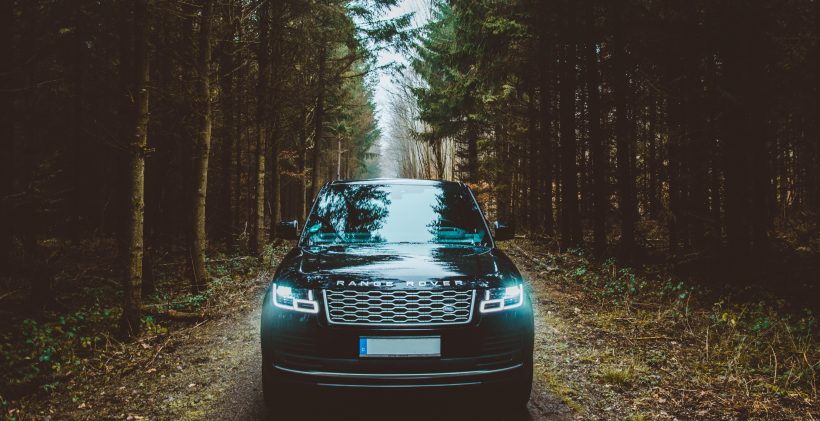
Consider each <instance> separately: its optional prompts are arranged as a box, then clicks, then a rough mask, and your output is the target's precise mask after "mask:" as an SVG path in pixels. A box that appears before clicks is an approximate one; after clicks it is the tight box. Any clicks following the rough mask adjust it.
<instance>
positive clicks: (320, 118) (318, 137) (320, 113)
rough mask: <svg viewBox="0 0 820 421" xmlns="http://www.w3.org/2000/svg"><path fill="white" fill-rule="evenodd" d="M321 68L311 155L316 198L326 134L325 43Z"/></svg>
mask: <svg viewBox="0 0 820 421" xmlns="http://www.w3.org/2000/svg"><path fill="white" fill-rule="evenodd" d="M317 60H318V61H319V68H318V72H317V74H316V77H317V83H316V109H315V110H314V112H313V124H314V129H313V151H312V157H311V161H312V162H311V172H310V197H311V199H313V198H315V197H316V195H317V194H319V158H320V156H321V152H322V150H321V146H322V136H324V125H325V122H324V118H325V77H326V76H327V75H326V74H325V66H326V64H327V63H325V60H326V51H325V46H324V44H323V45H322V46H321V47H319V54H318V57H317Z"/></svg>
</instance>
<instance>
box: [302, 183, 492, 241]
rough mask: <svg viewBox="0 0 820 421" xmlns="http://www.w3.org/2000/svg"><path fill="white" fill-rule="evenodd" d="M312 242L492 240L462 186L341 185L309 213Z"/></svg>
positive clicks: (327, 191)
mask: <svg viewBox="0 0 820 421" xmlns="http://www.w3.org/2000/svg"><path fill="white" fill-rule="evenodd" d="M305 241H306V243H307V245H323V244H341V243H365V244H367V243H373V244H375V243H449V244H472V245H477V244H482V243H484V242H486V241H488V236H487V233H486V229H485V226H484V221H483V219H482V217H481V213H480V211H479V209H478V207H477V206H476V204H475V201H474V200H473V199H472V197H471V196H470V194H469V192H468V191H467V190H466V189H465V188H464V187H462V186H459V185H455V184H454V185H442V186H428V185H375V184H339V185H331V186H328V187H327V188H325V189H324V190H323V191H322V193H321V194H320V195H319V198H318V202H317V203H316V207H315V208H314V211H313V212H312V213H311V215H310V217H308V223H307V225H306V234H305Z"/></svg>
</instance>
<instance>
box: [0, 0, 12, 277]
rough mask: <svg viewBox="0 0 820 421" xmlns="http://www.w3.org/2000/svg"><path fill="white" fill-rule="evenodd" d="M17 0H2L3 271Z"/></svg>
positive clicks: (1, 269) (4, 264)
mask: <svg viewBox="0 0 820 421" xmlns="http://www.w3.org/2000/svg"><path fill="white" fill-rule="evenodd" d="M13 26H14V1H12V0H0V57H5V59H3V60H2V61H0V151H3V153H2V154H0V155H2V156H1V157H0V274H4V273H6V274H8V273H11V256H12V250H13V248H14V230H13V223H12V221H13V217H12V205H11V197H10V196H11V194H12V192H13V191H14V152H15V151H14V122H15V113H14V94H13V93H12V88H13V85H14V80H13V74H14V60H13V58H14V38H13V32H12V28H13Z"/></svg>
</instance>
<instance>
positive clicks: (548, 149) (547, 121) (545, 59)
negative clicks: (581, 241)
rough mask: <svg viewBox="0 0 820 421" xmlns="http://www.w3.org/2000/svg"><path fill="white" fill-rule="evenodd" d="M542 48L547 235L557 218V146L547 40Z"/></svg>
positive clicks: (541, 111)
mask: <svg viewBox="0 0 820 421" xmlns="http://www.w3.org/2000/svg"><path fill="white" fill-rule="evenodd" d="M541 43H542V45H541V49H542V50H544V52H543V56H542V61H541V70H540V79H541V80H540V85H541V86H540V89H539V92H538V94H539V101H538V102H539V107H540V108H539V110H538V116H539V134H540V138H541V165H542V169H541V175H542V177H543V178H544V181H543V190H544V191H543V194H544V198H543V199H542V200H543V202H544V216H543V219H542V221H543V223H544V232H545V233H546V234H547V235H552V234H553V233H554V232H555V218H554V217H553V209H552V208H553V207H552V198H553V191H552V180H553V177H552V172H553V162H554V159H553V154H554V151H555V148H553V145H552V136H551V132H550V126H551V125H552V112H551V109H550V106H551V103H552V95H551V94H550V92H551V89H550V78H551V75H552V73H551V72H550V68H549V67H547V66H548V65H549V64H550V63H551V60H550V54H549V53H548V51H549V50H548V47H547V45H546V44H545V40H542V41H541Z"/></svg>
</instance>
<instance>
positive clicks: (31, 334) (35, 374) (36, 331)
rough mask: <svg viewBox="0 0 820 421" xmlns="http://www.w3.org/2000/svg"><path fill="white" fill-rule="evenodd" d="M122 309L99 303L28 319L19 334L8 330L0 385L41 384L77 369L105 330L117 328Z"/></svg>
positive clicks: (1, 347)
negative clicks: (67, 311)
mask: <svg viewBox="0 0 820 421" xmlns="http://www.w3.org/2000/svg"><path fill="white" fill-rule="evenodd" d="M118 315H119V310H114V309H110V308H103V307H100V306H98V305H95V306H92V307H90V308H88V309H84V310H79V311H76V312H74V313H71V314H68V315H63V316H59V317H57V318H55V319H53V320H47V321H46V320H40V321H38V320H34V319H25V320H23V321H22V322H20V328H19V331H18V334H19V337H18V336H17V335H14V334H11V333H9V332H6V333H4V336H3V338H2V341H0V355H2V356H3V359H2V361H0V364H2V366H0V369H2V371H3V372H4V373H6V375H4V376H3V380H2V383H0V388H2V389H7V388H15V387H21V386H23V387H24V386H26V385H28V384H37V383H39V382H41V381H42V380H44V379H48V378H52V377H53V376H55V375H60V374H64V373H66V372H68V371H72V370H76V369H77V368H78V367H80V366H81V365H82V362H83V359H85V358H88V357H89V356H91V355H93V354H94V353H95V352H96V350H97V348H98V347H99V346H101V345H102V344H104V342H105V338H104V337H103V336H102V332H106V331H113V330H114V329H116V322H117V317H118Z"/></svg>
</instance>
